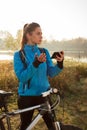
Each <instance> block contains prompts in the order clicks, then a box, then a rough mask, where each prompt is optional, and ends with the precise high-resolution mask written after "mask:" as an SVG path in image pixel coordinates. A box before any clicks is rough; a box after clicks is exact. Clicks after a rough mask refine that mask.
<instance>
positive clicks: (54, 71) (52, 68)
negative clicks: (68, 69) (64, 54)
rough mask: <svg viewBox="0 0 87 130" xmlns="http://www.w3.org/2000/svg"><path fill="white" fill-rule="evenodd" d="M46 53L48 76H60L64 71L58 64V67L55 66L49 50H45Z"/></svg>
mask: <svg viewBox="0 0 87 130" xmlns="http://www.w3.org/2000/svg"><path fill="white" fill-rule="evenodd" d="M45 51H46V58H47V74H48V76H50V77H54V76H56V75H57V74H59V73H60V72H61V71H62V69H61V68H60V67H59V66H58V64H56V65H54V64H53V62H52V59H51V58H50V54H49V52H48V50H47V49H45Z"/></svg>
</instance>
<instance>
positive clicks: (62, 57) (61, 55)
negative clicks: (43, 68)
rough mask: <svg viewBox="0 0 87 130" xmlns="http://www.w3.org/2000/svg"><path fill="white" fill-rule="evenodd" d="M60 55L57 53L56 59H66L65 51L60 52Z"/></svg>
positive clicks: (60, 60) (59, 60)
mask: <svg viewBox="0 0 87 130" xmlns="http://www.w3.org/2000/svg"><path fill="white" fill-rule="evenodd" d="M59 54H60V57H59V56H58V55H56V60H57V61H58V62H62V61H63V60H64V51H62V53H61V52H60V53H59Z"/></svg>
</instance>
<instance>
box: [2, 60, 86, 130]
mask: <svg viewBox="0 0 87 130" xmlns="http://www.w3.org/2000/svg"><path fill="white" fill-rule="evenodd" d="M64 64H65V67H64V70H63V72H62V73H61V74H60V75H59V76H56V77H54V78H49V80H50V83H51V86H52V87H56V88H59V89H60V91H61V92H63V93H64V102H65V108H64V109H65V113H64V117H63V114H62V113H63V111H62V103H63V102H62V100H61V104H60V107H58V109H57V110H56V112H57V118H58V120H60V121H63V122H64V123H68V124H74V125H76V126H79V127H81V128H83V129H84V130H87V64H85V63H78V62H74V61H65V63H64ZM17 86H18V81H17V78H16V77H15V74H14V71H13V63H12V61H0V89H3V90H6V91H12V92H14V96H13V97H12V98H11V99H10V101H9V102H10V103H9V110H10V111H12V110H14V109H17ZM19 118H20V117H19V116H16V117H14V118H11V122H12V130H16V129H17V127H16V126H18V125H19V120H20V119H19ZM15 127H16V128H15ZM42 128H43V130H46V127H45V125H44V123H43V121H42V120H41V121H40V122H39V123H38V125H36V127H35V128H34V129H35V130H40V129H42Z"/></svg>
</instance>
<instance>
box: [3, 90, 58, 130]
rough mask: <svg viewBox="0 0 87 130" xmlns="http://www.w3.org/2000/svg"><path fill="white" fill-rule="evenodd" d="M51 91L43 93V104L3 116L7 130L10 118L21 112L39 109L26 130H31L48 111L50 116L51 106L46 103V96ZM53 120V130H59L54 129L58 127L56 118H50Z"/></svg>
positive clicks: (9, 129) (9, 126)
mask: <svg viewBox="0 0 87 130" xmlns="http://www.w3.org/2000/svg"><path fill="white" fill-rule="evenodd" d="M50 91H51V90H49V91H48V92H45V93H43V98H44V100H45V102H44V104H40V105H36V106H32V107H29V108H25V109H22V110H20V109H19V110H16V111H14V112H7V113H6V114H4V115H3V116H4V118H5V117H6V119H7V124H8V130H11V124H10V117H11V116H14V115H17V114H20V113H23V112H27V111H31V110H34V109H39V110H40V111H39V113H38V114H37V115H36V116H35V118H34V119H33V120H32V122H31V124H29V126H28V127H27V129H26V130H31V129H32V128H33V127H34V126H35V125H36V124H37V122H38V121H39V120H40V119H41V118H42V117H43V115H44V114H45V113H46V112H47V111H48V112H49V113H50V115H51V116H52V110H51V105H50V103H49V101H48V98H47V97H48V95H49V93H50ZM52 118H53V119H52V120H53V122H54V127H55V130H60V129H59V128H58V127H56V125H57V126H58V124H57V123H56V117H55V119H54V117H52Z"/></svg>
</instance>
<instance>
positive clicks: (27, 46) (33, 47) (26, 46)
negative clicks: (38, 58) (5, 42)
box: [24, 44, 38, 51]
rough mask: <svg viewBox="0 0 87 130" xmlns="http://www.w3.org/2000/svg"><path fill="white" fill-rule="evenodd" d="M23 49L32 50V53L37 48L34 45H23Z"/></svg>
mask: <svg viewBox="0 0 87 130" xmlns="http://www.w3.org/2000/svg"><path fill="white" fill-rule="evenodd" d="M24 48H25V50H26V49H32V51H33V50H36V49H37V48H38V47H37V44H34V45H31V44H25V45H24Z"/></svg>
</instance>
